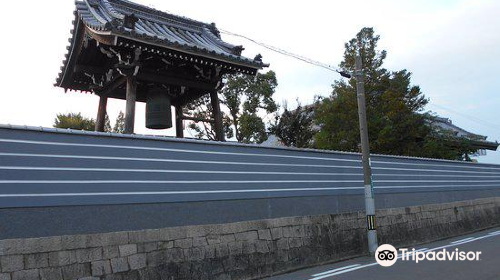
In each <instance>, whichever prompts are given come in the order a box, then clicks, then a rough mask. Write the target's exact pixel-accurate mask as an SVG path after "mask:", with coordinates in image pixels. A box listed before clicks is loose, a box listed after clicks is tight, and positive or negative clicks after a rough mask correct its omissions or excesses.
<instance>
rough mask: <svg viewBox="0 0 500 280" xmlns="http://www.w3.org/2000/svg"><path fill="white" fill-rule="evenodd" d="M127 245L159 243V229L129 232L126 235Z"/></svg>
mask: <svg viewBox="0 0 500 280" xmlns="http://www.w3.org/2000/svg"><path fill="white" fill-rule="evenodd" d="M128 240H129V243H147V242H158V241H160V230H159V229H148V230H140V231H131V232H129V233H128Z"/></svg>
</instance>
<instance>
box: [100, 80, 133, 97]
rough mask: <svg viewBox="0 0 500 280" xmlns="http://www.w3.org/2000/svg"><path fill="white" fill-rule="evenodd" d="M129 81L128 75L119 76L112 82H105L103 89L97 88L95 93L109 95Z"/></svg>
mask: <svg viewBox="0 0 500 280" xmlns="http://www.w3.org/2000/svg"><path fill="white" fill-rule="evenodd" d="M126 81H127V77H124V76H119V77H116V78H115V79H114V80H112V81H111V82H109V83H107V84H105V85H104V86H103V87H102V88H101V89H99V90H96V91H95V93H96V94H97V95H99V96H109V95H110V93H111V92H112V91H114V90H115V89H117V88H118V87H120V86H121V85H123V84H124V83H125V82H126Z"/></svg>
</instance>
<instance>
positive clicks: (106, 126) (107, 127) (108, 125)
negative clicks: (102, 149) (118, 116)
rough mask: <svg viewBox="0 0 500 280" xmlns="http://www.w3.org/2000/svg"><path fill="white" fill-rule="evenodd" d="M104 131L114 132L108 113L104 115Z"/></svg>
mask: <svg viewBox="0 0 500 280" xmlns="http://www.w3.org/2000/svg"><path fill="white" fill-rule="evenodd" d="M104 132H112V129H111V121H110V120H109V116H108V113H106V115H104Z"/></svg>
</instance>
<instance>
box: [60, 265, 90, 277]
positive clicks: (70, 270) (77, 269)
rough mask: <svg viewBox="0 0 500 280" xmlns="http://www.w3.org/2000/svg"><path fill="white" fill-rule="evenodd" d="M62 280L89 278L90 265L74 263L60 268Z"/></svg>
mask: <svg viewBox="0 0 500 280" xmlns="http://www.w3.org/2000/svg"><path fill="white" fill-rule="evenodd" d="M62 274H63V278H64V279H78V278H83V277H88V276H91V274H92V273H91V270H90V263H84V264H83V263H76V264H70V265H67V266H63V267H62Z"/></svg>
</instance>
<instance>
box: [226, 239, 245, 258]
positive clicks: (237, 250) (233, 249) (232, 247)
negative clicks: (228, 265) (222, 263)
mask: <svg viewBox="0 0 500 280" xmlns="http://www.w3.org/2000/svg"><path fill="white" fill-rule="evenodd" d="M227 247H228V248H229V255H240V254H241V253H242V252H243V244H242V242H241V241H235V242H230V243H228V244H227Z"/></svg>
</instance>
